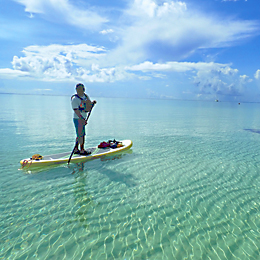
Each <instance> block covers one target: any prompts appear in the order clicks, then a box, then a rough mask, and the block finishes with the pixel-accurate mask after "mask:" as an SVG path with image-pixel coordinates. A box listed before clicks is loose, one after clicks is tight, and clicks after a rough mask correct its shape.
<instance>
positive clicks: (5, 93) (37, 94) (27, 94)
mask: <svg viewBox="0 0 260 260" xmlns="http://www.w3.org/2000/svg"><path fill="white" fill-rule="evenodd" d="M0 95H24V96H50V97H51V96H56V97H57V96H64V97H70V96H71V95H72V94H39V93H35V94H34V93H11V92H10V93H8V92H0ZM95 98H122V99H139V100H142V99H144V100H172V101H174V100H175V101H195V102H214V103H237V104H246V103H249V104H251V103H252V104H259V103H260V101H259V102H256V101H220V100H218V102H216V100H215V99H214V100H213V99H212V100H196V99H174V98H148V97H147V98H144V97H142V98H138V97H112V96H111V97H104V96H95Z"/></svg>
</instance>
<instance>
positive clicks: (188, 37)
mask: <svg viewBox="0 0 260 260" xmlns="http://www.w3.org/2000/svg"><path fill="white" fill-rule="evenodd" d="M124 17H125V20H126V22H127V26H125V27H124V30H123V31H122V32H121V35H120V38H121V41H120V45H119V46H118V48H116V49H114V50H113V56H114V57H115V59H118V60H120V61H122V60H123V59H124V60H125V62H126V63H129V62H131V63H136V62H138V63H139V62H141V61H144V60H147V59H149V60H154V61H159V60H161V61H171V60H181V59H184V58H187V57H188V56H189V55H190V54H192V53H194V52H195V51H196V50H198V49H206V48H219V47H226V46H232V45H234V44H236V42H237V41H240V40H242V39H245V38H247V37H249V36H252V35H253V34H254V33H255V32H256V31H257V29H258V28H257V26H258V24H257V23H256V22H255V21H243V20H234V19H229V18H223V17H217V16H216V15H213V14H206V13H201V12H199V11H197V10H196V9H190V8H189V7H188V6H187V5H186V4H185V3H184V2H180V1H165V2H160V3H158V2H156V1H153V0H135V1H134V2H133V4H132V5H131V6H130V7H129V9H127V10H126V11H125V14H124ZM129 24H130V26H128V25H129ZM121 58H122V59H121Z"/></svg>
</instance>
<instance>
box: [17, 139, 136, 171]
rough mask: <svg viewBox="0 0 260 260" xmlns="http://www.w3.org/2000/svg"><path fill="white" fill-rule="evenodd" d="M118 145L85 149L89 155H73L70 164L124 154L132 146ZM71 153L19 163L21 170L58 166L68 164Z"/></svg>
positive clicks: (127, 143)
mask: <svg viewBox="0 0 260 260" xmlns="http://www.w3.org/2000/svg"><path fill="white" fill-rule="evenodd" d="M119 143H120V145H119V146H118V147H116V148H112V147H106V148H98V147H92V148H88V149H86V151H88V152H91V154H89V155H79V154H73V156H72V158H71V160H70V161H71V162H72V163H79V162H86V161H90V160H94V159H98V158H100V159H103V158H104V157H106V156H111V155H114V154H116V153H121V152H124V151H126V150H128V149H130V148H131V147H132V145H133V143H132V141H131V140H124V141H120V142H119ZM70 154H71V152H65V153H58V154H52V155H45V156H41V155H38V156H33V157H32V158H27V159H23V160H21V161H20V164H21V165H22V168H26V169H27V168H29V167H30V168H31V167H42V166H51V165H59V164H64V163H68V159H69V157H70Z"/></svg>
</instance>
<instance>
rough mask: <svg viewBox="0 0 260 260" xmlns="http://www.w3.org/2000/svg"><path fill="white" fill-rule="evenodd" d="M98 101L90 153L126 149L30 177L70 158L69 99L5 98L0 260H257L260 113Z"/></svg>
mask: <svg viewBox="0 0 260 260" xmlns="http://www.w3.org/2000/svg"><path fill="white" fill-rule="evenodd" d="M97 101H98V103H97V105H96V106H95V108H94V109H93V112H92V114H91V116H90V119H89V124H88V130H87V144H88V145H89V146H95V145H97V144H99V143H100V142H101V141H104V140H105V141H106V140H108V139H111V138H116V139H119V140H120V139H131V140H132V141H133V147H132V149H131V150H130V151H129V152H128V153H125V154H122V155H118V156H116V157H111V158H107V159H106V160H94V161H90V162H86V163H85V164H80V165H76V164H71V165H70V166H69V167H68V166H66V165H63V166H59V167H56V168H48V169H43V170H42V171H39V172H33V171H31V172H30V171H28V170H27V171H26V170H18V168H19V167H20V165H19V161H20V159H23V158H26V157H29V156H31V155H32V154H35V153H40V154H53V153H59V152H63V151H70V150H72V148H73V145H74V141H75V140H74V139H75V133H74V126H73V122H72V111H71V107H70V97H65V96H63V97H54V96H25V95H24V96H23V95H0V108H1V111H2V113H1V115H0V133H1V147H0V162H1V163H0V202H1V203H0V216H1V222H0V259H123V260H124V259H180V260H182V259H221V260H222V259H241V260H243V259H259V255H260V243H259V241H260V240H259V238H260V213H259V209H260V200H259V195H260V192H259V191H260V188H259V187H260V185H259V184H260V178H259V175H260V152H259V151H260V134H259V133H260V121H259V109H260V104H243V103H242V104H241V105H240V106H239V105H238V104H236V103H224V102H219V103H215V102H192V101H170V100H132V99H105V98H97ZM88 145H87V146H88Z"/></svg>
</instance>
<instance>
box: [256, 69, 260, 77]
mask: <svg viewBox="0 0 260 260" xmlns="http://www.w3.org/2000/svg"><path fill="white" fill-rule="evenodd" d="M255 78H256V79H260V70H257V71H256V73H255Z"/></svg>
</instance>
